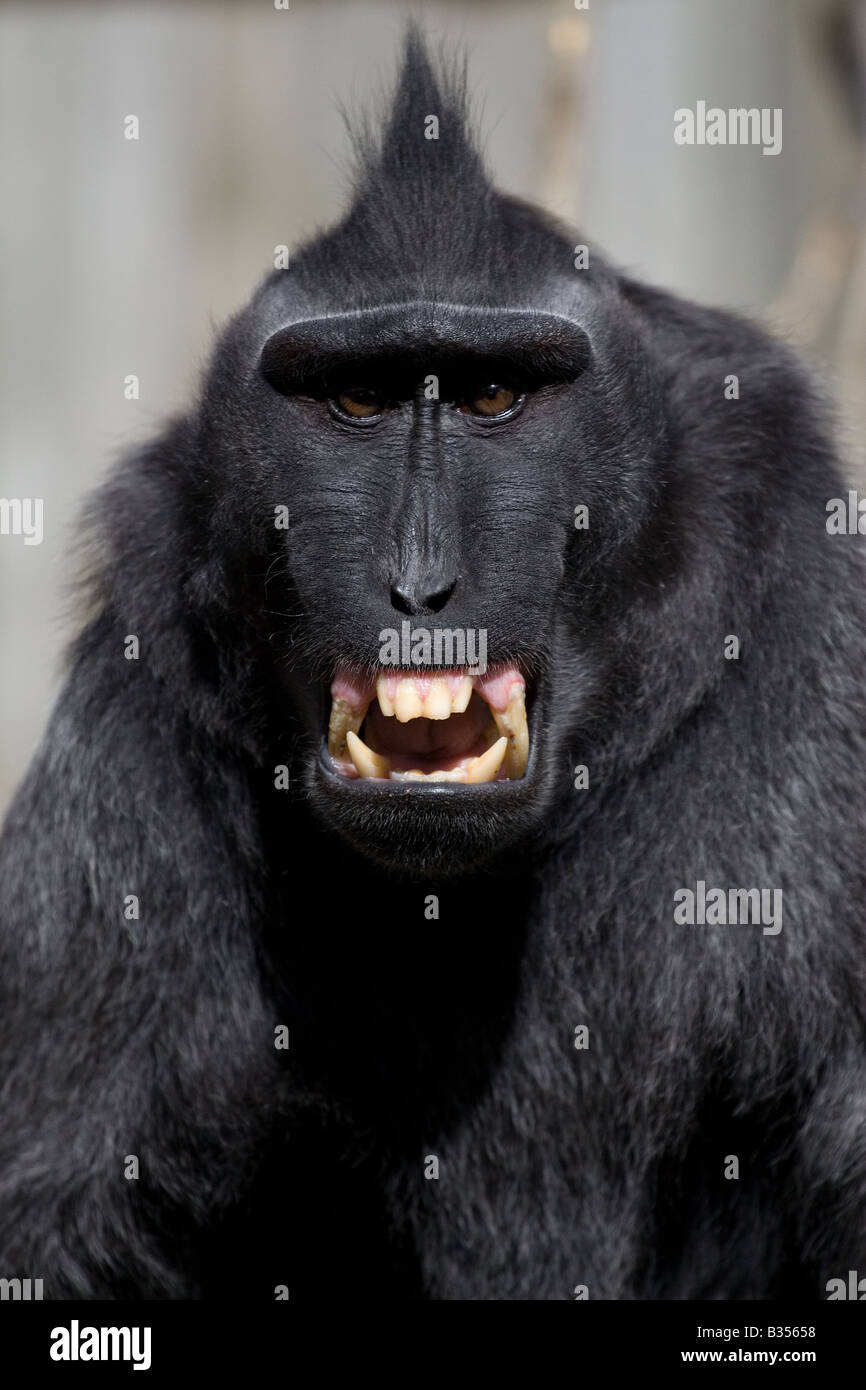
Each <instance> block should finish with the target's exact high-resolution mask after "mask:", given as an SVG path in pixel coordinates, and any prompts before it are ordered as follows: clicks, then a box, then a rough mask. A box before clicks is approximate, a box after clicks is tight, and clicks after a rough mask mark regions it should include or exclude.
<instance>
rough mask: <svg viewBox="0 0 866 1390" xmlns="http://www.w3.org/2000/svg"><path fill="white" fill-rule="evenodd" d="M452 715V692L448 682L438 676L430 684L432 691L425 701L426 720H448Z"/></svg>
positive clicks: (428, 693)
mask: <svg viewBox="0 0 866 1390" xmlns="http://www.w3.org/2000/svg"><path fill="white" fill-rule="evenodd" d="M450 714H451V691H450V690H449V689H448V682H447V681H444V680H442V678H441V677H440V676H437V677H436V678H435V679H434V680H432V681H431V682H430V689H429V691H428V692H427V698H426V700H425V701H424V718H425V719H447V718H448V717H449V715H450Z"/></svg>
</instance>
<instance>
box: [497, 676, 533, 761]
mask: <svg viewBox="0 0 866 1390" xmlns="http://www.w3.org/2000/svg"><path fill="white" fill-rule="evenodd" d="M493 718H494V721H495V723H496V727H497V729H498V730H499V732H500V734H504V735H505V737H506V738H507V739H508V753H507V755H506V758H505V775H506V776H507V777H510V778H512V779H513V778H516V777H522V776H523V774H524V772H525V771H526V763H527V759H528V758H529V728H528V726H527V723H526V692H525V690H524V688H523V686H522V685H518V686H515V688H514V690H513V691H512V694H511V697H510V699H509V701H508V707H507V708H506V710H505V711H504V713H500V711H499V710H493Z"/></svg>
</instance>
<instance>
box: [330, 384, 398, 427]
mask: <svg viewBox="0 0 866 1390" xmlns="http://www.w3.org/2000/svg"><path fill="white" fill-rule="evenodd" d="M335 404H336V407H337V409H338V410H339V412H340V414H341V415H348V416H349V418H350V419H352V420H369V419H370V417H371V416H372V415H381V413H382V411H383V410H384V409H385V406H386V404H387V402H386V400H385V397H384V396H383V395H382V394H381V392H380V391H377V390H376V389H375V388H374V387H372V386H349V387H347V388H346V390H345V391H341V392H340V394H339V395H338V396H337V398H336V401H335Z"/></svg>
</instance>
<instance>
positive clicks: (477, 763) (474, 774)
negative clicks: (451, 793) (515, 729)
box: [466, 738, 508, 783]
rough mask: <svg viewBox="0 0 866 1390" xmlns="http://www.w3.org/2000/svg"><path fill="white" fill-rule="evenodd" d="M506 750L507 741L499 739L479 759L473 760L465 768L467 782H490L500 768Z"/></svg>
mask: <svg viewBox="0 0 866 1390" xmlns="http://www.w3.org/2000/svg"><path fill="white" fill-rule="evenodd" d="M507 748H508V739H507V738H500V739H497V741H496V742H495V743H494V744H493V746H492V748H488V750H487V752H486V753H482V754H481V756H480V757H478V758H473V759H472V762H471V763H469V765H468V766H467V768H466V781H467V782H473V783H475V782H492V781H493V779H494V777H495V776H496V774H497V772H498V771H499V769H500V768H501V766H502V763H503V760H504V758H505V753H506V750H507Z"/></svg>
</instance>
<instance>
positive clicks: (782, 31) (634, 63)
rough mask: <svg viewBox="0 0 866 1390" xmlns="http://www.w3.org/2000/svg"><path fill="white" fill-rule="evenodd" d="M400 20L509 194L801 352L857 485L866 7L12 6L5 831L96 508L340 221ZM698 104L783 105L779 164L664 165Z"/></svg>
mask: <svg viewBox="0 0 866 1390" xmlns="http://www.w3.org/2000/svg"><path fill="white" fill-rule="evenodd" d="M410 14H413V15H415V16H418V17H420V18H421V20H422V22H423V24H424V25H425V27H426V29H427V30H428V32H429V33H430V34H431V35H433V36H436V37H442V38H444V39H446V40H447V41H448V42H449V43H453V44H460V43H463V44H465V45H466V47H467V49H468V51H469V55H470V66H469V72H470V83H471V87H472V91H473V93H474V94H475V101H476V110H477V113H478V115H479V117H480V119H481V123H482V126H483V130H484V132H485V140H486V154H487V158H488V161H489V164H490V166H491V167H492V169H493V171H494V173H495V175H496V177H497V179H498V181H499V182H500V183H501V184H502V185H503V186H505V187H507V188H508V189H510V190H511V191H513V192H516V193H518V194H521V195H523V196H525V197H528V198H531V199H533V200H536V201H539V202H541V203H543V204H544V205H546V206H547V207H548V208H549V209H550V210H552V211H553V212H555V213H556V214H558V215H559V216H560V217H563V218H565V219H566V220H567V221H569V222H571V223H579V224H580V226H581V227H582V228H584V229H585V231H586V233H587V235H588V237H589V238H590V240H591V241H592V242H597V243H598V244H599V245H600V246H601V247H603V248H605V249H606V250H607V252H608V254H609V256H610V257H611V258H613V259H614V260H615V261H618V262H619V263H620V264H621V265H623V266H626V267H628V268H629V269H630V270H631V271H632V272H634V273H636V274H639V275H641V276H643V277H645V278H647V279H649V280H652V281H654V282H656V283H659V284H662V285H666V286H669V287H671V288H673V289H675V290H678V291H680V292H682V293H685V294H688V295H691V296H693V297H695V298H698V299H701V300H704V301H708V302H716V303H721V304H725V305H728V306H731V307H734V308H737V309H740V310H744V311H746V312H748V313H750V314H752V315H756V316H760V317H762V318H763V319H764V320H765V322H766V323H768V324H769V326H770V327H771V328H772V329H773V330H774V331H775V332H777V333H779V334H781V335H782V336H784V337H786V338H787V339H788V340H789V341H792V342H795V343H797V344H800V345H801V346H802V348H803V349H804V350H805V352H806V353H807V354H809V355H810V356H812V358H813V359H814V361H815V363H816V365H817V367H818V369H819V370H820V372H821V373H822V374H823V376H824V378H825V380H826V381H827V383H828V388H829V390H830V391H831V392H832V393H833V394H834V395H835V398H836V400H837V402H838V404H839V409H840V422H841V423H840V434H841V437H842V443H843V448H844V450H845V453H846V457H847V459H848V462H849V467H850V469H851V472H852V477H853V478H855V479H856V478H857V477H860V478H861V479H862V478H863V457H862V452H861V449H862V444H861V445H858V440H859V441H862V439H863V437H864V433H866V431H864V426H866V399H864V391H863V385H864V381H866V370H864V369H866V238H864V217H866V201H864V141H863V136H864V124H866V96H864V86H863V79H864V67H866V4H864V3H863V0H726V3H724V4H720V3H718V0H590V4H589V7H588V9H587V10H586V11H582V10H577V9H576V8H575V5H574V0H514V3H511V0H460V3H449V0H429V3H426V4H423V3H419V4H412V5H409V4H405V3H398V0H393V3H388V0H378V3H371V2H368V0H291V5H290V8H289V9H288V11H284V10H277V9H275V7H274V4H273V0H232V2H230V3H229V2H228V0H227V3H222V4H220V3H213V0H208V2H207V3H205V2H204V0H202V2H201V3H190V2H189V0H187V3H183V2H181V3H178V2H177V0H175V3H166V4H156V3H148V0H135V2H134V3H122V0H113V3H107V2H105V3H76V0H65V3H56V4H55V3H48V2H47V0H27V3H21V4H14V3H5V4H3V3H0V218H2V261H0V264H2V299H0V311H2V312H0V400H2V417H0V497H42V498H44V505H45V537H44V541H43V544H42V545H39V546H25V545H24V544H23V541H22V539H21V537H16V536H0V662H2V670H0V812H2V810H3V809H5V806H6V803H7V801H8V798H9V795H10V794H11V792H12V790H13V788H14V785H15V783H16V782H17V780H18V779H19V777H20V775H21V773H22V772H23V770H24V767H25V765H26V763H27V761H28V759H29V757H30V755H31V753H32V751H33V749H34V747H35V744H36V742H37V740H38V738H39V735H40V732H41V729H42V727H43V725H44V723H45V720H46V717H47V715H48V712H49V709H50V706H51V703H52V701H53V699H54V696H55V694H56V691H57V687H58V684H59V680H60V677H61V672H62V651H63V646H64V644H65V642H66V640H67V639H68V637H69V636H70V635H71V633H72V632H74V631H75V628H76V614H75V610H74V606H73V605H72V603H71V602H70V599H69V597H68V593H67V589H68V587H69V583H70V580H71V578H72V568H71V562H70V549H71V542H72V540H73V538H74V535H75V527H76V517H77V513H78V509H79V507H80V504H81V501H82V498H83V497H84V495H85V494H86V493H87V491H88V490H89V489H90V488H91V487H92V485H93V484H94V483H95V482H96V481H98V479H99V478H100V477H101V476H102V475H103V473H104V472H105V470H106V468H107V467H108V466H109V465H110V463H111V460H112V459H113V458H115V457H116V456H117V454H118V452H119V451H120V450H122V449H123V448H124V447H126V446H127V445H129V444H132V443H134V442H135V441H137V440H140V439H142V438H144V437H146V436H147V435H148V434H149V433H150V432H151V431H153V430H154V429H155V427H156V426H157V425H158V423H159V421H160V420H161V419H162V418H163V417H164V416H165V415H166V414H167V413H169V412H171V411H173V410H176V409H178V408H180V407H182V406H183V404H184V402H185V401H187V400H188V399H189V397H190V394H191V393H192V391H193V390H194V388H195V384H196V381H197V379H198V374H199V372H200V370H201V367H202V364H203V362H204V360H205V358H206V356H207V353H208V351H209V347H210V344H211V342H212V341H213V335H214V327H215V325H218V324H219V323H220V322H221V321H222V320H223V319H224V318H225V316H226V315H227V314H229V313H230V312H231V311H232V310H234V309H235V308H236V307H238V306H239V305H240V304H241V303H242V302H243V300H244V299H245V298H246V296H247V295H248V293H249V292H250V290H251V288H252V287H253V285H254V284H255V283H256V282H257V280H258V279H259V277H260V276H261V275H262V274H263V273H264V272H265V271H266V270H268V269H269V268H271V266H272V264H273V251H274V246H275V245H277V244H279V243H288V244H289V245H290V246H291V244H292V242H293V241H295V240H297V239H298V238H300V237H302V236H304V235H306V234H307V233H309V232H310V231H312V230H313V229H314V228H316V227H317V226H319V225H321V224H322V223H326V222H328V221H329V220H330V219H332V218H333V217H334V216H335V215H336V214H337V213H338V211H339V210H340V208H341V205H342V201H343V197H344V193H345V189H346V182H347V171H348V170H349V168H350V162H349V161H350V155H349V150H348V142H347V139H346V135H345V131H344V128H343V125H342V121H341V118H340V115H339V110H338V108H339V105H340V104H341V103H342V104H344V105H347V106H349V107H350V108H351V106H352V104H353V102H354V101H356V100H357V101H360V102H362V103H364V104H369V103H370V102H372V101H375V100H376V99H377V98H381V95H382V93H383V92H384V91H385V90H387V88H388V86H389V85H390V82H391V81H392V79H393V75H394V69H395V61H396V54H397V50H398V48H399V43H400V36H401V32H402V29H403V25H404V22H405V20H406V18H407V16H409V15H410ZM699 99H704V100H706V101H707V103H708V105H717V106H722V107H725V108H727V107H730V106H746V107H750V106H758V107H771V108H772V107H781V108H782V109H783V112H784V117H783V149H782V152H781V153H780V154H779V155H778V156H777V157H768V156H763V155H762V154H761V152H760V149H757V148H753V147H741V146H733V147H708V146H704V147H698V146H695V147H682V146H678V145H676V144H675V142H674V140H673V113H674V111H675V110H676V109H677V108H678V107H683V106H689V107H692V108H694V106H695V103H696V102H697V101H698V100H699ZM130 114H134V115H136V116H138V118H139V121H140V139H139V140H138V141H130V140H126V139H125V138H124V118H125V117H126V116H128V115H130ZM129 373H136V374H137V375H138V376H139V378H140V383H141V395H140V399H139V400H138V401H128V400H126V399H125V398H124V378H125V377H126V376H127V374H129Z"/></svg>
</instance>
